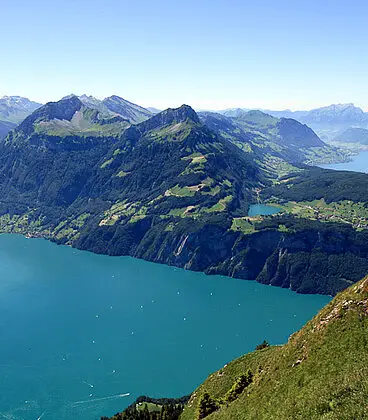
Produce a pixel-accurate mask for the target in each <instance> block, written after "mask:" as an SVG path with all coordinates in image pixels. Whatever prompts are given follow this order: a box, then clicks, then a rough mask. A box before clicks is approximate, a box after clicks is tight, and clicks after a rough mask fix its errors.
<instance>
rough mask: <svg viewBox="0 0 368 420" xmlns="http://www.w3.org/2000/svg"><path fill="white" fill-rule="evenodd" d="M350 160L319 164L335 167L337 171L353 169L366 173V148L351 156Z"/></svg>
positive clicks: (367, 167)
mask: <svg viewBox="0 0 368 420" xmlns="http://www.w3.org/2000/svg"><path fill="white" fill-rule="evenodd" d="M352 159H353V160H352V161H351V162H345V163H334V164H328V165H319V166H320V167H321V168H325V169H335V170H337V171H354V172H365V173H368V150H364V151H363V152H360V153H359V154H358V155H355V156H352Z"/></svg>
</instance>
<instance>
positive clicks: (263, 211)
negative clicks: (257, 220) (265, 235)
mask: <svg viewBox="0 0 368 420" xmlns="http://www.w3.org/2000/svg"><path fill="white" fill-rule="evenodd" d="M279 211H280V208H279V207H275V206H268V205H266V204H251V205H250V206H249V210H248V216H250V217H254V216H270V215H271V214H276V213H278V212H279Z"/></svg>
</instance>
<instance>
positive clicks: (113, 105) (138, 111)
mask: <svg viewBox="0 0 368 420" xmlns="http://www.w3.org/2000/svg"><path fill="white" fill-rule="evenodd" d="M73 96H76V95H68V96H65V97H64V98H63V99H70V98H71V97H73ZM78 99H79V100H80V101H81V102H82V103H83V105H85V106H86V107H87V108H91V109H95V110H97V111H99V112H100V113H102V114H104V115H110V116H111V117H114V116H115V117H116V116H120V117H121V118H123V119H125V120H127V121H129V122H130V123H131V124H138V123H140V122H142V121H145V120H147V119H148V118H150V117H152V116H153V115H154V114H157V113H158V112H160V111H158V112H151V111H150V110H148V109H146V108H143V107H141V106H139V105H137V104H134V103H132V102H129V101H127V100H126V99H123V98H121V97H119V96H117V95H113V96H110V97H108V98H105V99H103V100H100V99H97V98H95V97H93V96H90V95H81V96H78Z"/></svg>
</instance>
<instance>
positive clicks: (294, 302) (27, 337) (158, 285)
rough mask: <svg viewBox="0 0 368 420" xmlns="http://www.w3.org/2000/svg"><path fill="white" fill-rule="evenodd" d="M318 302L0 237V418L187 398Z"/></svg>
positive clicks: (84, 418) (60, 416) (75, 415)
mask: <svg viewBox="0 0 368 420" xmlns="http://www.w3.org/2000/svg"><path fill="white" fill-rule="evenodd" d="M328 301H329V298H328V297H326V296H318V295H315V296H313V295H298V294H296V293H294V292H291V291H290V290H285V289H280V288H276V287H271V286H264V285H261V284H258V283H256V282H253V281H244V280H234V279H231V278H226V277H222V276H206V275H204V274H202V273H195V272H190V271H185V270H182V269H177V268H174V267H168V266H164V265H159V264H153V263H149V262H145V261H141V260H137V259H133V258H130V257H108V256H102V255H95V254H92V253H89V252H84V251H78V250H75V249H72V248H70V247H66V246H57V245H55V244H53V243H51V242H48V241H45V240H42V239H26V238H24V237H22V236H18V235H0V337H1V346H0V389H1V392H0V418H4V419H5V418H6V419H12V420H18V419H19V420H20V419H22V420H36V419H39V418H42V419H43V420H48V419H53V420H64V419H67V420H72V419H73V420H75V419H78V420H93V419H99V417H100V416H101V415H112V414H114V413H116V412H117V411H120V410H122V409H123V408H125V407H126V406H127V405H128V404H130V403H131V402H132V401H133V400H134V399H135V398H136V397H137V396H139V395H141V394H146V395H150V396H156V397H163V396H173V397H175V396H181V395H185V394H188V393H190V392H191V391H193V390H194V389H195V388H196V386H197V385H198V384H199V383H200V382H202V381H203V380H204V379H205V378H206V377H207V376H208V374H210V373H211V372H213V371H214V370H216V369H218V368H220V367H221V366H223V365H224V364H225V363H227V362H228V361H230V360H231V359H233V358H235V357H237V356H240V355H241V354H243V353H245V352H248V351H250V350H253V349H254V347H255V346H256V345H257V344H259V343H260V342H262V341H263V339H267V340H268V341H269V342H271V343H274V344H276V343H283V342H285V341H286V340H287V339H288V336H289V335H290V334H291V333H292V332H294V331H295V330H297V329H299V328H300V327H301V326H302V325H303V324H304V323H305V322H306V321H307V320H308V319H310V318H311V317H312V316H313V315H314V314H316V313H317V311H318V310H319V309H320V308H322V307H323V306H324V305H325V304H326V303H327V302H328ZM126 393H130V395H129V396H125V397H124V396H121V395H122V394H126Z"/></svg>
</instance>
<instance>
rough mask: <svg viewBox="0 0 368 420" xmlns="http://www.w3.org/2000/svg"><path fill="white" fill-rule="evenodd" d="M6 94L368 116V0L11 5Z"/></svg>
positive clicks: (27, 0)
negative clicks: (331, 107)
mask: <svg viewBox="0 0 368 420" xmlns="http://www.w3.org/2000/svg"><path fill="white" fill-rule="evenodd" d="M0 5H1V9H0V10H1V24H0V39H1V48H0V57H1V66H0V96H2V95H21V96H27V97H29V98H30V99H33V100H38V101H41V102H46V101H50V100H57V99H59V98H61V97H62V96H65V95H67V94H69V93H75V94H82V93H87V94H91V95H94V96H96V97H100V98H102V97H105V96H109V95H112V94H117V95H119V96H122V97H124V98H126V99H128V100H130V101H133V102H136V103H139V104H141V105H144V106H155V107H158V108H165V107H169V106H172V107H173V106H178V105H181V104H182V103H187V104H190V105H192V106H194V107H196V108H207V109H221V108H228V107H262V108H273V109H283V108H292V109H309V108H313V107H318V106H323V105H328V104H330V103H343V102H354V103H355V104H356V105H358V106H361V107H362V108H363V109H365V110H368V29H367V26H368V25H367V22H368V2H367V1H366V0H359V1H358V0H349V1H341V0H334V1H332V0H318V1H317V0H274V1H270V0H261V1H256V0H253V1H247V0H222V1H217V0H202V1H201V0H196V1H194V0H185V1H183V0H170V1H169V0H156V1H153V0H142V1H139V0H128V1H126V0H99V1H95V0H88V1H87V0H73V1H72V0H63V1H60V0H47V1H46V0H1V1H0Z"/></svg>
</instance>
